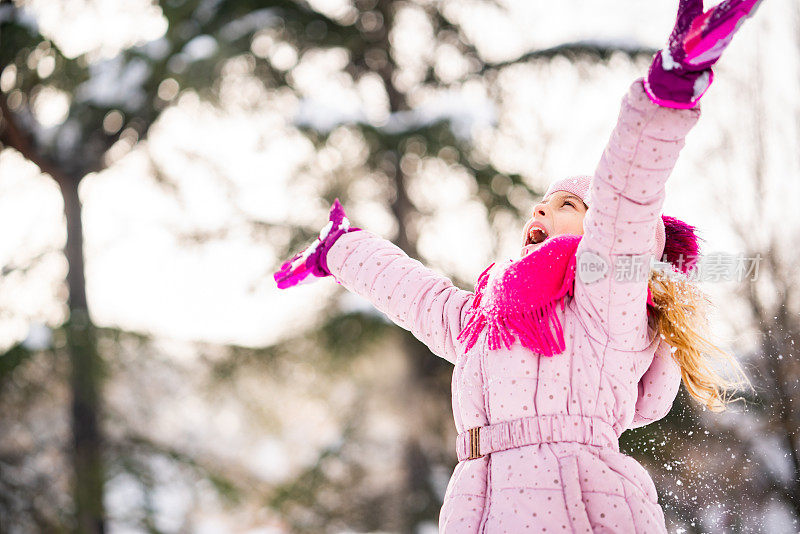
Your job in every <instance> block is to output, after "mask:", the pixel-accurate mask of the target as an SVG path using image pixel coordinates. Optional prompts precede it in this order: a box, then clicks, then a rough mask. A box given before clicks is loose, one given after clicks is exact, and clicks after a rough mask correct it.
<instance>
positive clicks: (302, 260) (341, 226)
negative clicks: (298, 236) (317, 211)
mask: <svg viewBox="0 0 800 534" xmlns="http://www.w3.org/2000/svg"><path fill="white" fill-rule="evenodd" d="M357 230H360V228H350V221H349V220H348V219H347V216H346V215H345V213H344V208H342V205H341V204H339V199H338V198H337V199H336V200H334V201H333V206H331V211H330V214H329V216H328V224H326V225H325V227H324V228H323V229H322V231H321V232H320V233H319V237H318V238H317V239H315V240H314V242H313V243H311V245H309V246H308V248H306V249H305V250H304V251H302V252H301V253H299V254H297V255H296V256H294V257H293V258H292V259H290V260H289V261H287V262H285V263H284V264H283V265H281V269H280V270H279V271H278V272H276V273H275V274H274V275H273V276H274V277H275V282H277V283H278V288H279V289H286V288H288V287H292V286H296V285H298V284H305V283H308V282H313V281H314V279H313V278H310V279H308V280H306V278H307V277H308V275H314V276H315V277H320V278H322V277H325V276H330V274H331V272H330V271H329V270H328V263H327V261H326V260H327V257H328V250H330V248H331V247H332V246H333V244H334V243H335V242H336V240H337V239H339V237H341V236H342V235H344V234H346V233H348V232H355V231H357Z"/></svg>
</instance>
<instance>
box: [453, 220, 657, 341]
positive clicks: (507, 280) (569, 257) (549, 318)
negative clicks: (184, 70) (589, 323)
mask: <svg viewBox="0 0 800 534" xmlns="http://www.w3.org/2000/svg"><path fill="white" fill-rule="evenodd" d="M582 237H583V236H580V235H569V234H566V235H559V236H554V237H552V238H550V239H548V240H547V241H545V242H544V244H543V245H542V246H541V247H539V248H537V249H535V250H534V251H533V252H531V253H529V254H528V255H527V256H525V257H524V258H521V259H519V260H507V261H505V262H503V263H501V264H499V265H498V264H496V263H493V264H491V265H490V266H489V267H488V268H487V269H486V270H485V271H483V273H482V274H481V275H480V276H479V277H478V282H477V283H476V284H475V299H474V300H473V302H472V307H471V308H470V310H469V312H468V319H467V324H466V326H465V327H464V329H463V330H462V331H461V333H460V334H459V335H458V340H459V341H461V342H462V343H465V351H469V350H470V349H472V347H474V346H475V342H476V341H477V340H478V338H479V337H480V335H481V333H482V332H483V331H484V330H485V331H486V340H487V343H488V346H489V349H491V350H496V349H499V348H500V346H501V345H500V343H501V342H502V344H503V345H505V347H506V348H510V347H511V345H512V343H513V342H514V340H515V336H516V337H517V338H519V341H520V343H521V344H522V345H523V346H524V347H526V348H528V349H530V350H532V351H534V352H536V353H538V354H541V355H542V356H553V355H555V354H560V353H562V352H564V350H565V349H566V345H565V343H564V331H563V329H562V327H561V321H560V320H559V318H558V315H557V313H556V311H557V310H556V307H557V306H558V305H560V306H561V310H562V311H563V310H564V307H565V306H566V302H565V300H566V297H568V296H569V297H571V296H572V295H573V290H574V285H575V265H576V256H575V252H576V250H577V248H578V244H579V243H580V241H581V238H582ZM647 303H648V304H651V305H652V304H653V300H652V296H651V294H650V288H649V287H648V288H647Z"/></svg>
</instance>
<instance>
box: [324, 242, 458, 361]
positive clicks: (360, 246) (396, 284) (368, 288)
mask: <svg viewBox="0 0 800 534" xmlns="http://www.w3.org/2000/svg"><path fill="white" fill-rule="evenodd" d="M327 263H328V268H329V269H330V272H331V274H332V275H333V276H334V277H335V278H336V280H337V281H338V282H340V283H341V284H342V285H343V286H344V287H345V288H347V289H348V290H350V291H352V292H354V293H356V294H358V295H361V296H362V297H364V298H366V299H367V300H369V301H370V302H371V303H372V304H373V305H374V306H375V307H376V308H377V309H378V310H380V311H381V312H383V313H385V314H386V316H387V317H389V319H391V320H392V321H393V322H395V323H396V324H398V325H399V326H401V327H403V328H405V329H406V330H409V331H410V332H411V333H412V334H414V336H416V338H417V339H419V340H420V341H422V342H423V343H425V345H427V346H428V348H430V350H431V351H432V352H433V353H434V354H436V355H437V356H440V357H442V358H444V359H445V360H447V361H449V362H450V363H455V359H456V354H457V351H458V347H459V346H460V344H459V342H458V341H457V340H456V337H457V336H458V334H459V332H460V331H461V328H462V325H463V324H464V319H465V316H466V312H467V310H468V309H469V307H470V304H471V303H472V298H473V294H472V293H470V292H468V291H464V290H462V289H459V288H457V287H455V286H454V285H453V283H452V282H451V281H450V280H449V279H448V278H447V277H445V276H443V275H441V274H439V273H437V272H435V271H433V270H432V269H429V268H427V267H425V266H423V265H422V263H420V262H419V261H417V260H415V259H412V258H409V257H408V256H407V255H406V253H405V252H403V251H402V250H401V249H400V248H399V247H397V246H395V245H394V244H392V243H391V242H389V241H387V240H385V239H382V238H381V237H378V236H376V235H374V234H372V233H370V232H366V231H363V230H362V231H360V232H353V233H349V234H346V235H344V236H342V237H341V238H339V239H338V240H337V241H336V243H334V245H333V246H332V247H331V249H330V250H329V252H328V257H327Z"/></svg>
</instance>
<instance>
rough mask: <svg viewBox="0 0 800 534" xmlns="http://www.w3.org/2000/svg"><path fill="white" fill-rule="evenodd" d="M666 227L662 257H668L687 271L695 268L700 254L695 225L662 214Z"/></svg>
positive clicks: (683, 271) (684, 271)
mask: <svg viewBox="0 0 800 534" xmlns="http://www.w3.org/2000/svg"><path fill="white" fill-rule="evenodd" d="M661 219H662V220H663V221H664V228H665V234H666V236H665V237H666V238H665V246H664V252H663V254H662V256H661V257H666V259H667V261H668V262H670V263H671V264H672V265H673V266H675V268H676V269H678V270H679V271H681V272H682V273H687V272H689V271H691V270H692V269H694V268H695V267H696V264H697V259H698V258H699V256H700V247H699V245H698V239H699V238H698V237H697V234H696V233H695V227H694V226H692V225H690V224H687V223H685V222H683V221H682V220H680V219H676V218H675V217H670V216H669V215H662V216H661Z"/></svg>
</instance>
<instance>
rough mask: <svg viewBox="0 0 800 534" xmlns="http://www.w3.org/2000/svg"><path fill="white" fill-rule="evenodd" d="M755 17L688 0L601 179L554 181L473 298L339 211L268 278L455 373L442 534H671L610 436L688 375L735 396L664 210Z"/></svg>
mask: <svg viewBox="0 0 800 534" xmlns="http://www.w3.org/2000/svg"><path fill="white" fill-rule="evenodd" d="M758 3H759V2H758V1H757V0H727V1H726V2H723V3H722V4H720V5H718V6H716V7H715V8H713V9H711V10H709V11H708V12H703V4H702V0H681V2H680V6H679V9H678V17H677V22H676V25H675V28H674V29H673V31H672V34H671V35H670V39H669V42H668V46H667V47H666V48H665V49H663V50H661V51H659V53H657V54H656V55H655V57H654V59H653V63H652V65H651V67H650V69H649V71H648V74H647V76H646V77H645V78H644V79H638V80H636V81H635V82H634V83H633V85H631V87H630V89H629V91H628V93H627V94H626V95H625V97H624V99H623V101H622V108H621V111H620V115H619V119H618V122H617V125H616V127H615V128H614V131H613V132H612V134H611V139H610V141H609V143H608V145H607V147H606V149H605V151H604V152H603V155H602V158H601V160H600V163H599V165H598V167H597V169H596V171H595V173H594V175H593V176H592V177H591V178H590V177H588V176H579V177H570V178H566V179H562V180H558V181H556V182H554V183H553V184H551V185H550V187H549V189H548V190H547V192H546V193H545V195H544V197H543V199H542V201H541V202H540V203H539V204H537V205H536V206H535V207H534V209H533V213H532V216H531V218H530V220H529V221H528V222H527V224H526V225H525V229H524V232H523V248H522V251H521V258H519V259H516V260H508V261H504V262H500V263H497V264H492V265H491V266H490V267H489V268H488V269H486V271H484V273H483V274H482V275H481V276H480V277H479V279H478V282H477V284H476V287H475V291H474V292H468V291H463V290H461V289H458V288H456V287H454V286H453V284H452V283H451V282H450V281H449V280H448V279H447V278H445V277H443V276H441V275H439V274H438V273H436V272H434V271H432V270H430V269H427V268H425V267H424V266H423V265H422V264H421V263H419V262H418V261H416V260H413V259H410V258H409V257H408V256H406V255H405V254H404V253H403V252H402V251H401V250H400V249H399V248H397V247H396V246H394V245H393V244H391V243H389V242H388V241H386V240H384V239H381V238H379V237H377V236H375V235H373V234H371V233H369V232H366V231H359V229H357V228H350V226H349V222H348V220H347V218H346V217H345V215H344V211H343V210H342V207H341V205H339V203H338V200H337V201H336V202H334V206H333V208H332V210H331V214H330V221H329V223H328V225H327V226H326V227H325V228H324V229H323V230H322V232H321V233H320V236H319V238H318V239H317V240H316V241H315V242H314V243H313V244H312V245H311V246H310V247H309V248H308V249H306V250H305V251H303V252H302V253H301V254H298V255H297V256H295V257H294V258H292V259H291V260H289V261H288V262H286V263H285V264H284V265H283V266H282V268H281V270H280V271H279V272H278V273H276V274H275V279H276V281H277V283H278V287H280V288H285V287H290V286H292V285H295V284H297V283H299V282H301V281H303V280H304V279H305V278H306V277H307V276H309V275H314V276H317V277H322V276H329V275H332V276H334V277H335V279H336V280H337V281H338V282H340V283H341V284H342V285H344V286H345V287H346V288H347V289H349V290H351V291H354V292H356V293H358V294H360V295H362V296H364V297H366V298H368V299H370V301H371V302H372V303H373V304H374V305H375V306H376V307H377V308H378V309H379V310H381V311H382V312H384V313H385V314H386V315H387V316H388V317H389V318H391V319H392V320H393V321H394V322H396V323H397V324H398V325H400V326H402V327H403V328H406V329H408V330H410V331H411V332H413V333H414V335H416V336H417V337H418V338H419V339H420V340H421V341H423V342H424V343H426V344H427V345H428V347H430V349H431V351H433V352H434V353H435V354H437V355H439V356H441V357H442V358H445V359H446V360H447V361H449V362H450V363H452V364H453V365H454V366H455V367H454V371H453V379H452V396H453V415H454V417H455V423H456V427H457V430H458V432H459V435H458V440H457V444H456V452H457V455H458V459H459V463H458V464H457V465H456V468H455V470H454V472H453V475H452V478H451V479H450V483H449V485H448V487H447V491H446V494H445V498H444V504H443V506H442V510H441V513H440V517H439V528H440V531H441V532H515V533H516V532H543V531H549V532H593V531H594V532H647V533H652V532H666V526H665V519H664V514H663V511H662V509H661V507H660V506H659V504H658V499H657V494H656V489H655V486H654V484H653V481H652V479H651V478H650V476H649V475H648V473H647V472H646V471H645V469H644V468H643V467H642V466H641V465H640V464H639V463H638V462H637V461H636V460H634V459H633V458H631V457H629V456H626V455H625V454H623V453H621V452H620V451H619V443H618V438H619V436H620V434H621V433H622V432H623V431H625V430H626V429H628V428H635V427H638V426H642V425H645V424H647V423H650V422H652V421H655V420H657V419H660V418H661V417H663V416H664V415H666V413H667V412H668V411H669V409H670V407H671V405H672V402H673V400H674V398H675V396H676V394H677V391H678V387H679V385H680V381H681V378H683V382H684V384H685V386H686V388H687V390H688V391H689V393H690V394H691V395H693V396H694V397H695V398H697V399H699V400H700V401H702V402H703V403H704V404H705V405H706V406H708V407H710V408H712V409H721V408H724V406H725V403H726V402H727V399H726V397H725V391H726V389H727V387H728V386H730V385H732V384H731V383H729V382H726V381H725V380H724V379H723V378H721V377H720V376H718V375H717V374H715V373H714V372H713V370H712V369H711V368H710V366H709V363H708V361H707V358H708V357H709V356H711V355H718V356H720V357H722V358H725V359H727V360H728V361H729V363H731V365H733V367H734V369H735V370H737V371H739V372H741V370H740V368H738V366H737V365H736V362H735V360H733V359H732V358H730V357H729V356H727V355H726V354H724V353H722V352H721V351H719V350H718V349H716V347H714V346H713V345H711V344H709V343H708V342H707V341H706V340H705V339H704V338H703V337H702V336H701V335H700V334H699V333H698V331H697V330H696V326H697V325H698V324H700V325H702V324H703V323H702V319H703V309H702V304H703V298H702V295H700V294H699V293H698V292H697V291H696V290H695V289H694V288H693V287H692V285H691V284H690V283H689V282H688V279H687V278H686V277H683V278H681V276H680V274H681V273H687V272H689V271H690V270H691V269H692V268H693V267H694V265H695V260H696V256H697V251H698V248H697V239H696V236H695V235H694V232H693V228H692V227H690V226H688V225H686V224H685V223H682V222H681V221H679V220H677V219H674V218H671V217H666V216H662V215H661V214H660V212H661V207H662V205H663V201H664V192H665V190H664V186H665V182H666V180H667V178H668V177H669V175H670V172H671V171H672V168H673V166H674V165H675V161H676V159H677V157H678V153H679V152H680V150H681V148H682V147H683V145H684V137H685V136H686V134H687V133H688V132H689V131H690V130H691V128H692V127H693V126H694V125H695V123H696V122H697V120H698V119H699V116H700V109H699V104H698V102H699V100H700V97H701V96H702V95H703V93H705V91H706V90H707V89H708V86H709V85H710V84H711V82H712V79H713V74H712V71H711V68H710V67H711V65H712V64H713V63H714V62H716V60H717V59H718V58H719V56H720V54H721V53H722V51H723V50H724V49H725V47H726V46H727V45H728V43H729V42H730V40H731V37H732V36H733V34H734V32H735V31H736V30H737V29H738V27H739V25H740V24H741V22H742V21H743V20H744V19H745V18H746V17H748V16H750V15H751V14H752V13H753V12H754V11H755V9H756V7H757V5H758ZM653 258H665V259H666V261H667V269H666V271H665V272H666V274H664V273H662V271H661V270H659V269H654V270H653V271H651V269H650V267H651V260H652V259H653ZM676 275H677V276H676Z"/></svg>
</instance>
